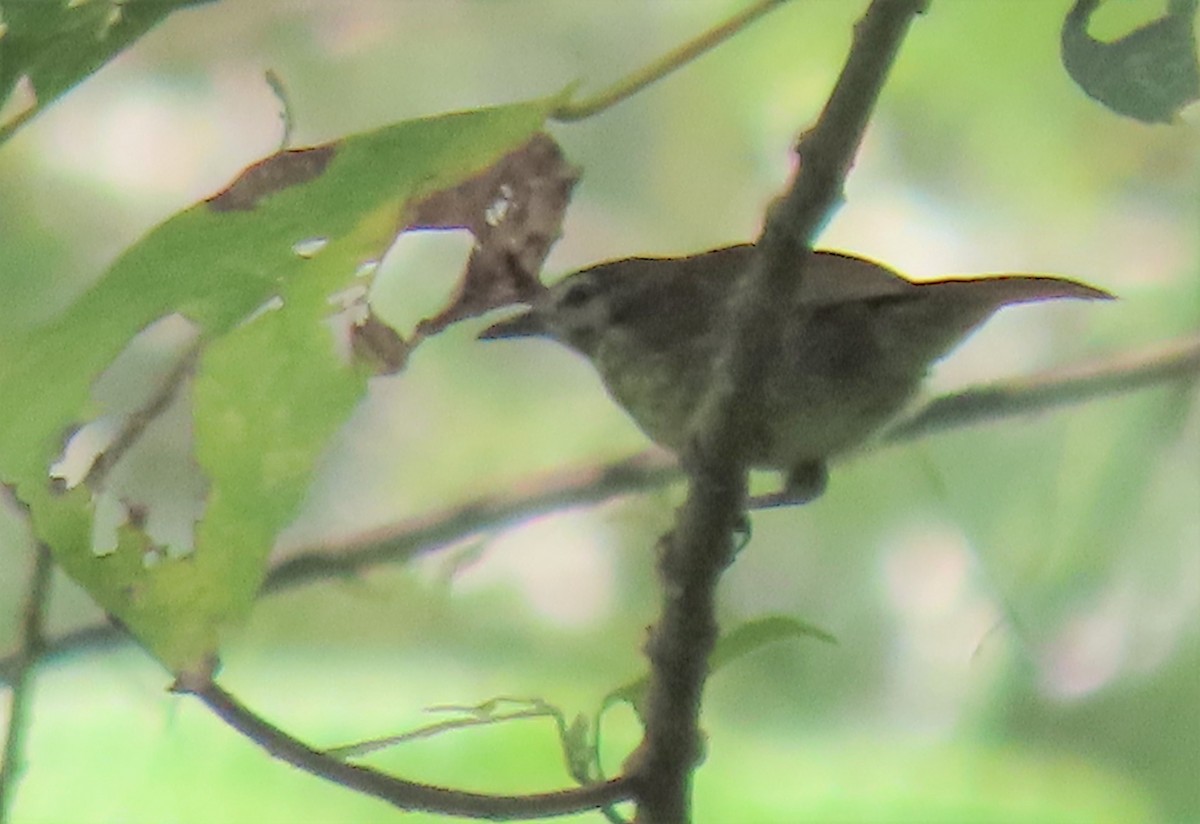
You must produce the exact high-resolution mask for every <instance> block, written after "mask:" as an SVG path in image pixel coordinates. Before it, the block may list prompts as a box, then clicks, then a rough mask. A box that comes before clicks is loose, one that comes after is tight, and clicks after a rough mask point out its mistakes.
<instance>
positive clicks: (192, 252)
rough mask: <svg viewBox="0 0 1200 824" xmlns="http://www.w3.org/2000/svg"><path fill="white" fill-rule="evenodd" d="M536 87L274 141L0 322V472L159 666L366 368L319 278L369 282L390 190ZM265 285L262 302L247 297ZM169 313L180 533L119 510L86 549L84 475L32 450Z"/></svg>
mask: <svg viewBox="0 0 1200 824" xmlns="http://www.w3.org/2000/svg"><path fill="white" fill-rule="evenodd" d="M556 103H557V99H548V100H542V101H535V102H530V103H523V104H517V105H512V106H506V107H499V108H493V109H482V110H478V111H471V112H464V113H459V114H452V115H445V116H441V117H433V118H428V119H422V120H415V121H408V122H403V123H398V124H395V125H391V126H387V127H384V128H381V129H378V130H376V131H373V132H368V133H365V134H360V135H354V136H351V137H347V138H345V139H343V140H341V141H338V142H337V143H335V144H329V145H328V146H324V147H318V148H317V149H310V150H303V151H293V152H284V153H280V154H277V155H275V156H273V157H272V158H268V159H267V160H266V161H263V162H261V163H259V164H256V165H255V166H253V167H251V168H250V169H249V170H247V172H246V173H244V174H243V175H242V176H241V177H239V178H238V180H237V181H236V182H235V183H234V185H233V186H231V187H229V188H228V189H226V190H225V191H224V192H222V193H221V194H220V195H218V196H217V197H215V198H212V199H210V200H209V201H206V202H203V203H199V204H197V205H195V206H193V207H191V208H189V209H187V210H185V211H183V212H181V213H179V214H178V215H176V216H175V217H173V218H171V219H170V220H168V221H166V222H165V223H163V224H161V225H160V226H158V227H157V228H155V229H154V230H152V231H151V232H150V233H149V234H148V235H146V237H144V238H143V239H142V240H141V241H140V242H139V243H137V244H136V245H135V246H133V247H131V248H130V249H129V250H127V251H126V252H125V253H124V254H123V255H122V256H121V257H120V258H119V259H118V260H117V261H116V263H115V264H114V265H113V266H112V268H111V269H110V270H109V271H108V272H107V273H106V274H105V275H104V276H103V277H102V278H101V279H100V280H99V281H98V282H97V283H96V284H95V285H94V286H93V287H92V288H91V289H90V290H89V291H87V292H86V293H85V294H84V295H83V296H82V297H80V298H79V300H78V301H76V302H75V303H74V304H73V305H72V306H70V307H69V308H68V309H67V310H66V311H65V312H64V313H63V314H62V315H61V316H59V317H58V318H56V319H53V320H51V321H49V322H47V323H46V324H44V325H42V326H40V327H37V328H35V329H33V330H32V331H29V332H24V333H19V332H16V331H14V330H5V329H0V398H3V399H4V400H3V403H0V481H3V482H4V483H7V484H10V485H13V486H15V487H16V491H17V495H18V498H19V499H20V500H21V501H23V502H24V503H25V504H26V505H27V506H28V507H29V511H30V516H31V519H32V523H33V527H34V531H35V533H36V535H37V537H38V539H39V540H42V541H44V542H46V543H47V544H48V545H50V546H51V548H52V549H53V550H54V553H55V557H56V558H57V560H58V561H59V563H61V564H62V566H63V567H64V568H65V569H66V570H67V572H68V573H69V574H70V575H71V576H72V577H74V578H75V579H76V580H77V581H79V582H80V583H81V584H82V585H83V586H84V587H85V588H86V589H87V590H88V591H89V592H90V593H91V594H92V596H93V597H94V598H95V599H96V600H97V601H98V602H99V603H100V605H101V606H102V607H103V608H104V609H106V610H108V611H109V612H110V613H112V614H114V615H116V616H117V617H118V618H119V619H120V620H121V621H123V622H124V623H125V625H126V626H128V627H129V629H130V630H131V631H132V632H133V633H134V634H135V635H136V636H137V637H138V638H139V639H140V640H141V641H142V642H143V643H144V644H145V645H146V646H147V647H148V648H149V649H150V650H151V651H152V652H153V654H154V655H155V656H157V657H158V658H159V659H160V660H161V661H162V662H163V663H164V664H165V665H166V666H167V667H168V668H169V669H171V670H172V671H176V672H179V671H184V670H190V669H193V668H197V667H204V666H206V665H207V662H208V660H209V658H210V657H211V655H212V654H213V653H214V651H215V650H216V647H217V643H218V638H219V634H220V631H221V630H222V628H224V627H225V626H227V625H228V624H229V623H230V622H232V621H235V620H237V619H238V618H240V617H241V616H242V615H243V614H244V612H245V611H246V609H247V608H248V606H249V604H250V602H251V600H252V599H253V597H254V595H255V592H256V591H257V589H258V586H259V583H260V581H261V579H262V571H263V566H264V564H265V560H266V557H267V554H268V552H269V551H270V549H271V546H272V543H273V541H274V538H275V536H276V534H277V533H278V532H279V531H280V530H281V529H282V528H283V527H284V526H286V525H287V524H288V522H289V521H290V520H291V519H292V518H293V517H294V515H295V513H296V510H297V508H298V506H299V504H300V503H301V500H302V498H303V496H304V494H305V492H306V490H307V488H308V484H309V480H310V476H311V474H312V471H313V469H314V466H315V464H316V461H317V459H318V457H319V456H320V454H321V452H322V450H323V449H324V448H325V444H326V443H327V441H328V440H329V438H330V437H331V436H332V435H333V434H334V433H335V432H336V431H337V430H338V428H339V427H340V426H341V425H342V424H343V422H344V421H345V420H346V419H347V417H348V416H349V414H350V412H351V411H352V410H353V408H354V407H355V405H356V404H357V403H358V401H359V399H360V398H361V397H362V395H363V393H364V391H365V389H366V382H367V378H368V373H367V371H366V370H365V369H364V368H362V367H351V366H349V365H346V364H343V363H342V362H341V361H340V360H339V358H338V356H337V355H336V353H335V346H334V341H333V336H332V335H331V333H330V330H329V328H328V327H327V325H326V323H325V321H326V320H327V319H328V318H329V317H330V316H331V315H332V314H334V312H335V307H333V306H331V304H330V302H329V296H330V295H331V294H334V293H337V292H340V291H343V290H345V289H347V288H349V287H350V286H352V285H356V284H361V285H363V286H367V285H369V279H368V278H364V277H360V276H359V274H360V272H359V270H360V267H361V265H362V264H363V263H364V262H367V261H372V260H377V259H379V257H380V256H381V255H382V254H383V252H384V251H385V250H386V249H387V247H388V246H389V245H390V244H391V242H392V240H393V239H394V237H395V235H396V233H397V232H398V231H400V229H401V228H402V227H403V226H404V225H405V222H404V221H405V214H406V209H407V208H408V207H409V205H410V204H412V203H413V202H415V201H418V200H420V199H421V198H424V197H426V196H427V195H429V194H430V193H432V192H438V191H442V190H445V189H448V188H451V187H454V186H456V185H458V184H460V183H462V182H463V181H465V180H468V179H470V178H472V177H473V176H475V175H477V174H478V173H479V172H480V171H481V170H484V169H486V168H488V167H489V166H490V165H491V164H493V163H494V162H495V161H497V160H498V159H500V158H501V157H504V156H505V155H506V154H508V153H509V152H511V151H512V150H514V149H516V148H517V147H519V146H522V145H523V144H525V143H527V142H528V141H529V140H530V138H531V137H532V136H533V135H535V134H536V133H537V132H538V131H539V130H540V129H541V127H542V124H543V122H544V119H545V117H546V115H547V113H548V112H549V111H550V110H551V109H552V107H553V106H554V105H555V104H556ZM313 239H321V240H322V241H323V242H324V243H325V245H324V246H323V247H322V248H321V249H320V251H318V252H316V253H315V254H314V255H312V256H311V257H304V256H301V255H299V254H297V253H296V251H294V249H293V247H294V246H296V244H298V243H301V242H302V241H307V240H313ZM2 277H3V276H2V275H0V279H2ZM2 285H3V284H2V282H0V287H2ZM271 301H274V302H275V303H277V304H278V308H275V309H269V310H266V311H260V312H259V313H258V314H255V312H256V310H258V309H260V307H264V306H269V305H271V304H270V303H269V302H271ZM173 313H178V314H181V315H182V316H184V317H185V318H187V319H188V320H189V321H190V322H191V323H192V324H194V325H195V326H196V328H197V329H198V334H199V345H200V346H201V347H202V353H201V355H200V358H199V361H198V367H197V373H196V376H195V380H194V386H193V396H194V397H193V402H194V406H193V419H194V425H195V457H196V460H197V462H198V464H199V466H200V469H201V470H202V471H203V472H204V474H205V475H206V477H207V480H208V483H209V493H208V497H207V501H206V507H205V511H204V515H203V518H202V519H201V521H200V522H199V523H198V525H197V530H196V536H195V549H194V551H193V552H192V553H191V554H189V555H187V556H185V557H183V558H175V559H166V560H161V559H160V558H159V557H158V556H157V554H155V553H154V552H153V547H152V546H151V544H150V541H149V539H148V538H147V536H146V535H145V534H144V532H143V531H142V530H141V529H140V528H139V527H138V526H137V525H136V523H130V524H127V525H126V526H125V527H123V528H122V529H121V530H120V534H119V539H120V540H119V544H118V547H117V549H116V551H115V552H113V553H112V554H110V555H106V556H104V557H98V556H97V555H96V554H95V553H94V551H93V549H92V541H91V530H92V518H93V515H94V510H95V505H94V500H93V495H92V490H90V489H88V488H87V485H86V484H80V485H79V486H76V487H75V488H73V489H71V490H69V491H66V492H62V491H60V490H55V489H54V488H53V485H52V484H51V483H50V478H49V468H50V466H51V465H52V463H53V462H54V460H55V459H56V458H57V455H58V452H59V451H60V449H61V445H62V442H63V438H64V435H65V434H66V433H68V432H70V431H71V430H72V429H73V428H74V427H76V426H78V425H79V424H80V423H82V422H83V421H85V420H87V419H88V418H89V417H90V415H91V414H92V413H94V411H95V410H93V409H92V408H91V407H92V404H91V402H90V390H91V385H92V382H93V381H94V380H95V379H96V378H97V377H98V376H99V375H100V374H101V373H102V371H103V370H104V369H105V368H106V367H107V365H108V364H109V363H110V362H111V361H112V360H113V359H114V358H115V357H116V356H117V355H118V354H119V353H120V352H121V351H122V350H123V348H124V347H125V346H126V345H127V343H128V341H129V340H130V339H131V338H133V337H134V336H135V335H136V334H137V333H138V332H139V331H141V330H142V329H144V328H145V327H147V326H148V325H150V324H151V323H153V322H155V321H156V320H158V319H160V318H162V317H164V316H168V315H170V314H173ZM136 520H137V519H136V518H131V521H136ZM151 561H157V562H155V563H151Z"/></svg>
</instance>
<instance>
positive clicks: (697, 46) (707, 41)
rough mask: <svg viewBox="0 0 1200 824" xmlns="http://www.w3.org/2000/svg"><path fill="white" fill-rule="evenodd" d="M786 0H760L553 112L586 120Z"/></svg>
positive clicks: (566, 118)
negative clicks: (593, 92)
mask: <svg viewBox="0 0 1200 824" xmlns="http://www.w3.org/2000/svg"><path fill="white" fill-rule="evenodd" d="M786 2H787V0H757V2H755V3H754V4H753V5H751V6H748V7H747V8H745V9H743V10H742V11H740V12H738V13H737V14H735V15H733V16H732V17H730V18H729V19H728V20H726V21H725V22H724V23H721V24H720V25H718V26H716V27H715V28H712V29H709V30H708V31H706V32H704V34H702V35H700V36H699V37H697V38H695V39H694V40H690V41H688V42H687V43H684V44H683V45H682V46H680V47H679V48H677V49H676V50H675V51H673V52H670V53H668V54H665V55H663V56H662V57H660V58H659V59H658V60H655V61H654V62H653V63H651V64H650V65H648V66H645V67H643V68H641V69H639V70H638V71H636V72H634V73H632V74H630V75H629V76H628V77H624V78H622V79H621V80H618V81H617V82H616V83H614V84H613V85H612V86H609V87H608V88H607V89H605V90H604V91H601V92H597V93H596V94H594V95H592V96H591V97H589V98H587V99H585V100H581V101H578V102H574V101H572V102H567V103H564V104H563V105H561V106H559V107H558V108H557V109H555V111H554V112H553V113H552V114H551V115H550V116H551V118H553V119H554V120H557V121H559V122H562V123H570V122H572V121H575V120H583V119H584V118H587V117H591V116H592V115H596V114H599V113H600V112H602V111H604V110H605V109H608V108H610V107H612V106H615V105H616V104H618V103H620V102H621V101H622V100H624V99H626V98H627V97H631V96H633V95H634V94H636V93H638V92H640V91H641V90H642V89H644V88H646V87H647V86H649V85H650V84H651V83H655V82H657V81H659V80H661V79H663V78H664V77H666V76H667V75H668V74H670V73H671V72H673V71H675V70H676V69H679V68H682V67H683V66H685V65H687V64H688V63H690V62H691V61H693V60H695V59H696V58H697V57H699V56H700V55H702V54H704V53H705V52H706V51H710V50H711V49H714V48H716V47H717V46H719V45H721V44H722V43H724V42H725V41H726V40H728V39H729V38H731V37H733V36H734V35H735V34H737V33H738V32H740V31H741V30H742V29H744V28H746V26H748V25H750V24H751V23H753V22H754V21H755V20H757V19H758V18H760V17H762V16H763V15H764V14H766V13H767V12H769V11H771V10H772V9H774V8H776V7H777V6H780V5H782V4H784V3H786Z"/></svg>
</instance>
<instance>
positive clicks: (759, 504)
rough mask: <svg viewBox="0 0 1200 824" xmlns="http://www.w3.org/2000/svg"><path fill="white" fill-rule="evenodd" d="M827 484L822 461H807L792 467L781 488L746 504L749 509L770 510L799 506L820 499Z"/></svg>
mask: <svg viewBox="0 0 1200 824" xmlns="http://www.w3.org/2000/svg"><path fill="white" fill-rule="evenodd" d="M828 483H829V470H828V468H826V466H825V462H824V461H808V462H806V463H802V464H800V465H798V466H794V467H792V469H791V471H790V472H788V474H787V476H786V477H785V478H784V482H783V488H782V489H780V490H779V491H778V492H772V493H770V494H767V495H755V496H753V497H751V498H750V500H749V501H748V502H747V508H749V509H771V508H774V507H777V506H799V505H800V504H806V503H809V502H810V501H814V500H816V499H817V498H819V497H821V493H822V492H824V491H825V487H826V485H827V484H828Z"/></svg>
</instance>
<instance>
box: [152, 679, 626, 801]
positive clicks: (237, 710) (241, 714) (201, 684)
mask: <svg viewBox="0 0 1200 824" xmlns="http://www.w3.org/2000/svg"><path fill="white" fill-rule="evenodd" d="M174 689H175V691H176V692H180V693H187V694H190V695H195V696H196V697H197V698H199V699H200V700H201V701H202V702H204V704H205V706H207V707H208V708H209V709H210V710H212V711H213V712H214V713H215V714H216V715H217V716H218V717H219V718H221V720H223V721H224V722H225V723H227V724H228V725H229V726H231V727H232V728H233V729H235V730H237V731H238V732H239V733H241V734H242V735H244V736H246V737H247V738H249V739H250V740H251V741H253V742H254V743H255V744H257V745H258V746H259V747H261V748H262V749H264V750H265V751H266V752H267V753H268V754H270V755H271V756H273V757H275V758H278V759H280V760H282V761H286V762H287V763H289V764H291V765H292V766H293V767H298V768H300V769H302V770H304V771H305V772H308V773H311V774H312V775H315V776H318V777H319V778H324V779H326V780H328V781H331V782H333V783H336V784H338V785H340V786H343V787H346V788H347V789H350V790H355V791H357V792H360V793H363V794H365V795H370V796H374V797H375V798H378V799H380V800H382V801H386V802H387V803H389V804H391V805H393V806H395V807H398V808H400V809H404V810H422V811H425V812H432V813H438V814H441V815H457V816H464V817H467V818H486V819H491V820H493V821H501V820H512V819H518V818H524V819H530V818H548V817H550V816H558V815H568V814H570V813H578V812H584V811H586V810H594V809H598V808H600V807H605V806H610V805H612V804H615V803H617V802H618V801H624V800H626V799H628V798H629V797H630V796H631V795H632V792H633V786H634V785H633V781H632V780H631V779H629V778H614V779H612V780H610V781H605V782H604V783H601V784H594V785H592V786H588V787H580V788H572V789H568V790H560V791H557V792H549V793H538V794H534V795H525V796H510V795H486V794H483V793H470V792H461V791H459V790H452V789H449V788H446V787H436V786H432V785H429V784H420V783H416V782H413V781H405V780H403V779H399V778H394V777H392V776H389V775H385V774H384V773H381V772H379V771H378V770H373V769H370V768H369V767H363V766H360V765H357V764H347V763H345V762H343V761H339V760H337V759H336V758H332V757H330V756H328V755H326V754H324V753H322V752H319V751H318V750H314V749H313V748H312V747H309V746H308V745H307V744H305V743H303V742H302V741H299V740H297V739H295V738H293V737H291V736H290V735H288V734H287V733H285V732H284V731H283V730H280V729H279V728H278V727H275V726H273V725H271V724H269V723H267V722H266V721H265V720H263V719H262V718H261V717H259V716H258V715H256V714H255V713H254V712H252V711H250V710H249V709H247V708H246V707H244V706H243V705H242V704H241V703H240V702H239V701H238V700H237V699H236V698H234V697H233V696H232V695H230V694H229V693H228V692H226V691H225V690H223V689H222V688H221V687H220V686H218V685H217V684H216V683H215V682H214V681H212V680H211V679H210V678H208V677H207V676H202V675H190V676H183V677H181V678H180V679H179V680H178V681H177V682H176V684H175V687H174Z"/></svg>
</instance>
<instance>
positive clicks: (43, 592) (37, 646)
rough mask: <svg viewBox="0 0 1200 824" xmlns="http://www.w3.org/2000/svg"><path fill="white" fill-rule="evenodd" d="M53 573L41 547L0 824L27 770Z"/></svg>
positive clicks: (19, 657) (12, 680)
mask: <svg viewBox="0 0 1200 824" xmlns="http://www.w3.org/2000/svg"><path fill="white" fill-rule="evenodd" d="M53 572H54V561H53V559H52V557H51V555H50V550H49V548H47V547H46V546H45V545H44V544H39V545H38V547H37V549H36V550H35V551H34V558H33V570H32V572H31V573H30V576H29V591H28V593H27V594H26V597H25V606H24V608H23V610H22V615H21V636H20V637H21V642H20V647H19V648H18V650H17V653H16V655H15V656H13V660H12V663H11V665H9V668H8V669H9V688H10V690H11V695H10V697H9V712H8V733H7V735H6V736H5V739H4V755H3V756H0V824H3V822H5V821H8V820H9V814H10V813H11V812H12V807H13V798H14V796H15V795H16V789H17V781H18V779H19V778H20V776H21V771H22V769H23V768H24V766H25V764H24V761H25V733H26V732H27V731H28V729H29V711H30V708H31V706H32V703H33V680H34V678H33V676H34V671H35V669H36V666H37V662H38V656H39V655H40V654H41V651H42V645H43V637H42V630H43V624H44V621H45V614H46V603H47V601H48V600H49V596H50V579H51V576H52V574H53ZM6 664H7V662H6Z"/></svg>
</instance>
